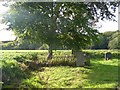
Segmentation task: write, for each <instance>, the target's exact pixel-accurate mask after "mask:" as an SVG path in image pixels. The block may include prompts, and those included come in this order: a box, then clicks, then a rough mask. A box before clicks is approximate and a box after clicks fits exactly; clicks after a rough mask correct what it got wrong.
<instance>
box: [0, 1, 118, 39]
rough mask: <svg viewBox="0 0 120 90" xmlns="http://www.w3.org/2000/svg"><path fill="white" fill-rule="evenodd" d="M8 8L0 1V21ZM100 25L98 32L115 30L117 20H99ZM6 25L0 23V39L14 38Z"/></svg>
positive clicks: (116, 28)
mask: <svg viewBox="0 0 120 90" xmlns="http://www.w3.org/2000/svg"><path fill="white" fill-rule="evenodd" d="M8 9H9V8H6V7H4V6H2V4H1V3H0V22H1V19H2V17H1V14H3V13H5V12H6V11H7V10H8ZM115 15H116V18H115V19H116V20H118V11H117V12H116V13H115ZM99 24H100V25H102V27H101V28H100V29H98V30H99V31H100V32H105V31H116V30H118V22H112V21H107V20H105V21H100V22H99ZM5 27H6V26H5V25H3V24H0V41H6V40H14V39H15V36H14V33H13V32H12V31H7V30H5V29H4V28H5Z"/></svg>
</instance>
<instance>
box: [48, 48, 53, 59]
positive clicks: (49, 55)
mask: <svg viewBox="0 0 120 90" xmlns="http://www.w3.org/2000/svg"><path fill="white" fill-rule="evenodd" d="M52 56H53V52H52V47H51V46H49V50H48V56H47V60H51V59H52Z"/></svg>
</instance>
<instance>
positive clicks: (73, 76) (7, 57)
mask: <svg viewBox="0 0 120 90" xmlns="http://www.w3.org/2000/svg"><path fill="white" fill-rule="evenodd" d="M36 53H37V56H38V57H40V56H41V54H42V55H43V56H44V55H46V54H47V53H46V52H45V54H44V53H42V52H36ZM97 53H98V52H97ZM62 54H63V55H64V54H70V51H68V52H67V51H66V52H64V53H62V52H61V51H59V52H57V54H55V55H62ZM2 55H3V57H2V63H1V64H0V66H1V67H2V69H3V72H4V78H3V79H4V82H3V87H4V88H15V87H19V88H21V89H22V88H116V87H117V85H118V68H120V67H119V66H118V61H119V60H118V59H117V58H113V59H112V60H108V61H106V60H104V58H91V66H85V67H75V66H69V65H66V66H63V65H62V64H61V63H59V64H61V65H57V66H47V67H45V66H44V67H42V66H38V67H36V64H35V65H33V66H32V68H35V67H36V68H35V69H34V70H32V69H31V68H29V67H28V66H27V65H26V63H24V62H19V60H21V59H23V61H26V60H29V59H31V61H35V60H36V54H35V53H34V52H26V53H23V52H20V53H16V52H11V53H10V52H4V53H2ZM30 56H33V57H34V58H33V57H30ZM37 59H38V61H39V60H40V59H39V58H37ZM61 61H62V60H61ZM63 61H64V60H63ZM63 61H62V62H63ZM54 62H55V63H58V61H56V60H55V61H54ZM70 62H71V61H70ZM67 63H69V62H66V64H67ZM72 63H74V62H72Z"/></svg>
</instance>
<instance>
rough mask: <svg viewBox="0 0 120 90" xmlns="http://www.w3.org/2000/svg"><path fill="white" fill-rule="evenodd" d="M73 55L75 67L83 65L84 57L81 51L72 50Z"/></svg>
mask: <svg viewBox="0 0 120 90" xmlns="http://www.w3.org/2000/svg"><path fill="white" fill-rule="evenodd" d="M74 54H75V56H76V59H77V60H76V66H77V67H83V66H85V63H84V62H85V57H84V54H83V52H82V51H75V52H74Z"/></svg>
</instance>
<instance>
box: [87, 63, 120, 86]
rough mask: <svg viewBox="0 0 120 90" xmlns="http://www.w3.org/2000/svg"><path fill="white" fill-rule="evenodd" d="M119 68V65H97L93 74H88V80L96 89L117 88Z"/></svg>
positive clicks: (93, 69)
mask: <svg viewBox="0 0 120 90" xmlns="http://www.w3.org/2000/svg"><path fill="white" fill-rule="evenodd" d="M118 68H120V66H117V65H107V64H101V63H97V64H94V66H93V67H92V69H91V70H92V72H91V73H90V74H88V80H89V83H90V84H91V86H92V87H95V88H97V87H98V88H99V87H102V88H116V87H117V85H118V79H119V78H118V76H119V75H118Z"/></svg>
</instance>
